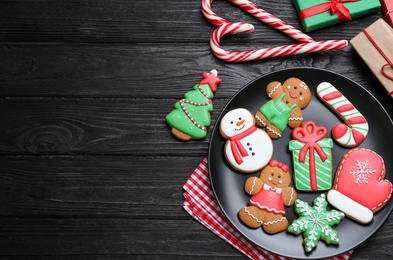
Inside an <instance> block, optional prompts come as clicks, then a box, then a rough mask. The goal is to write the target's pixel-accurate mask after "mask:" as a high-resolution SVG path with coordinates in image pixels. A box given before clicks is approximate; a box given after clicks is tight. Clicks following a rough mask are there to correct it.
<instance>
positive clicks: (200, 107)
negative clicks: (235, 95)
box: [166, 70, 221, 141]
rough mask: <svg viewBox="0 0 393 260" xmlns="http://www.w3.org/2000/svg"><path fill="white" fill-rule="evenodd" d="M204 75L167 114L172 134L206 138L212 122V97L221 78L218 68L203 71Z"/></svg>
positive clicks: (183, 136)
mask: <svg viewBox="0 0 393 260" xmlns="http://www.w3.org/2000/svg"><path fill="white" fill-rule="evenodd" d="M202 76H203V79H202V80H201V81H200V82H199V84H197V85H195V86H194V89H193V90H192V91H189V92H187V93H186V94H185V95H184V98H183V99H182V100H180V101H178V102H176V103H175V105H174V110H172V112H170V113H169V114H168V115H167V116H166V121H167V123H168V124H169V126H170V127H171V129H172V134H173V135H174V136H176V137H177V138H179V139H180V140H183V141H188V140H190V139H203V138H205V137H206V133H207V127H209V126H210V123H211V121H210V112H211V111H212V110H213V103H212V98H213V94H214V92H215V91H216V88H217V84H219V83H220V82H221V79H220V78H219V77H217V71H216V70H212V71H210V73H206V72H203V73H202Z"/></svg>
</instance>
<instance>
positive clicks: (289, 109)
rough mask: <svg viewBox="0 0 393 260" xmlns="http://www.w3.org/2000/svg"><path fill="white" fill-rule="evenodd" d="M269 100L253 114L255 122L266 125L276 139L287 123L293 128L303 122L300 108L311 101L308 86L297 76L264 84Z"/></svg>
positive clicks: (258, 124) (271, 135) (270, 134)
mask: <svg viewBox="0 0 393 260" xmlns="http://www.w3.org/2000/svg"><path fill="white" fill-rule="evenodd" d="M266 93H267V94H268V96H269V98H270V99H271V100H269V101H268V102H266V103H265V104H263V105H262V106H261V107H260V108H259V110H258V111H257V113H256V114H255V118H256V120H257V121H256V124H257V126H259V127H266V132H267V133H268V134H269V136H270V137H271V138H272V139H278V138H280V137H281V135H282V133H283V132H284V130H285V129H286V127H287V125H289V127H291V128H295V127H298V126H300V125H301V123H302V122H303V112H302V109H303V108H305V107H307V106H308V104H309V103H310V101H311V91H310V88H309V87H308V86H307V84H306V83H304V82H303V81H302V80H300V79H298V78H289V79H287V80H286V81H285V82H284V83H283V84H281V83H280V82H277V81H274V82H271V83H269V84H268V85H267V86H266Z"/></svg>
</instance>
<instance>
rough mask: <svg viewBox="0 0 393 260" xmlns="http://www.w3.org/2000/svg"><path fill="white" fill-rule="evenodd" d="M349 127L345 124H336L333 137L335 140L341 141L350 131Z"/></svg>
mask: <svg viewBox="0 0 393 260" xmlns="http://www.w3.org/2000/svg"><path fill="white" fill-rule="evenodd" d="M348 128H349V127H348V126H347V125H346V124H343V123H338V124H336V125H335V126H334V127H333V129H332V135H333V137H334V139H340V138H341V137H343V136H344V135H345V133H346V132H347V131H348Z"/></svg>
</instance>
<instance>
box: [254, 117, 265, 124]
mask: <svg viewBox="0 0 393 260" xmlns="http://www.w3.org/2000/svg"><path fill="white" fill-rule="evenodd" d="M255 118H256V119H257V120H258V122H260V123H261V124H262V125H263V126H266V124H265V122H263V121H262V119H261V118H260V117H259V116H258V115H255Z"/></svg>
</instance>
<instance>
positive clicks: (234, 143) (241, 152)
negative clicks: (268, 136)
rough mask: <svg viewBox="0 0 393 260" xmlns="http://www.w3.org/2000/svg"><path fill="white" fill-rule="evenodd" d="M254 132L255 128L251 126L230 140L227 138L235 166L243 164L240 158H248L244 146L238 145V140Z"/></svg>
mask: <svg viewBox="0 0 393 260" xmlns="http://www.w3.org/2000/svg"><path fill="white" fill-rule="evenodd" d="M256 130H257V128H256V127H255V126H251V127H250V128H248V129H247V130H246V131H244V132H241V133H240V134H237V135H234V136H232V137H231V138H229V140H230V144H231V150H232V154H233V157H234V158H235V161H236V162H237V164H242V163H243V159H242V157H245V156H248V152H247V150H246V149H245V148H244V146H243V145H242V144H241V143H240V140H241V139H243V138H244V137H246V136H248V135H250V134H252V133H254V132H255V131H256Z"/></svg>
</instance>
